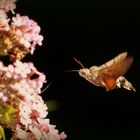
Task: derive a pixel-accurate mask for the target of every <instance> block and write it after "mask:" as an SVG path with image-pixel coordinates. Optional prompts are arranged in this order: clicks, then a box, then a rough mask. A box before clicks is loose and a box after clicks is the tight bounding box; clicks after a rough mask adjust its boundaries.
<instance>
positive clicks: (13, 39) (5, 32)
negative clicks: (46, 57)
mask: <svg viewBox="0 0 140 140" xmlns="http://www.w3.org/2000/svg"><path fill="white" fill-rule="evenodd" d="M14 2H15V1H14V0H13V1H12V0H8V1H6V0H1V1H0V55H1V56H9V57H10V60H11V61H15V60H21V59H22V58H23V57H25V56H26V55H27V54H29V53H31V54H33V52H34V50H35V47H36V45H39V46H41V45H42V41H43V36H42V35H40V34H39V33H40V31H41V29H40V27H39V25H38V24H37V23H36V22H35V21H33V20H31V19H29V18H28V16H20V14H16V16H13V17H12V19H9V18H8V15H7V12H8V11H9V10H11V11H13V10H14V8H15V4H14ZM10 4H11V5H10ZM6 5H7V6H6Z"/></svg>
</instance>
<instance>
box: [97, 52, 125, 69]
mask: <svg viewBox="0 0 140 140" xmlns="http://www.w3.org/2000/svg"><path fill="white" fill-rule="evenodd" d="M126 57H127V52H123V53H120V54H119V55H117V56H116V57H114V58H113V59H111V60H109V61H108V62H106V63H105V64H103V65H101V66H99V68H100V69H103V68H106V67H110V66H112V65H114V63H116V64H117V63H120V62H121V61H123V60H125V58H126Z"/></svg>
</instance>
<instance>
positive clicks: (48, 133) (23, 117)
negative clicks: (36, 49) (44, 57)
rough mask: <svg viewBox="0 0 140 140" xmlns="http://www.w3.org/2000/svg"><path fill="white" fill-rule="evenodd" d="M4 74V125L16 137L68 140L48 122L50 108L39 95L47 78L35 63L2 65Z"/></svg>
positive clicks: (0, 95) (0, 88) (0, 96)
mask: <svg viewBox="0 0 140 140" xmlns="http://www.w3.org/2000/svg"><path fill="white" fill-rule="evenodd" d="M0 73H1V78H0V105H1V107H0V111H1V116H0V122H1V124H3V125H5V126H6V127H10V128H12V130H13V132H15V133H14V136H13V138H14V139H22V140H23V138H24V139H25V140H26V139H29V138H30V139H31V140H47V139H50V137H51V140H60V139H64V138H65V135H64V133H61V134H60V135H59V134H58V131H57V130H56V129H55V127H54V126H53V125H50V124H49V119H46V116H47V114H48V112H47V106H46V104H44V101H43V100H42V98H41V96H40V95H39V93H41V90H40V89H41V87H42V86H43V83H44V82H46V80H45V75H44V74H43V73H40V72H38V71H37V69H36V68H35V67H34V65H33V63H31V62H30V63H22V62H21V61H18V60H17V61H16V62H14V64H13V65H11V64H10V65H8V66H7V67H6V66H4V65H3V63H2V62H0ZM34 75H35V76H36V78H33V77H34ZM27 130H28V131H27ZM23 136H24V137H23Z"/></svg>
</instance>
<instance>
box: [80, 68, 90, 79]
mask: <svg viewBox="0 0 140 140" xmlns="http://www.w3.org/2000/svg"><path fill="white" fill-rule="evenodd" d="M79 75H80V76H81V77H86V76H88V75H90V71H89V69H87V68H84V69H80V70H79Z"/></svg>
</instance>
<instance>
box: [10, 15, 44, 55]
mask: <svg viewBox="0 0 140 140" xmlns="http://www.w3.org/2000/svg"><path fill="white" fill-rule="evenodd" d="M11 25H12V27H14V28H15V29H16V35H17V36H19V37H20V43H21V44H23V45H24V46H25V47H26V48H30V49H31V54H33V52H34V49H35V46H36V45H37V44H38V45H39V46H41V45H42V40H43V36H41V35H39V33H40V31H41V29H40V27H39V26H38V24H37V23H36V22H35V21H33V20H31V19H29V18H28V16H20V15H19V14H17V15H16V17H13V18H12V23H11Z"/></svg>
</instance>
